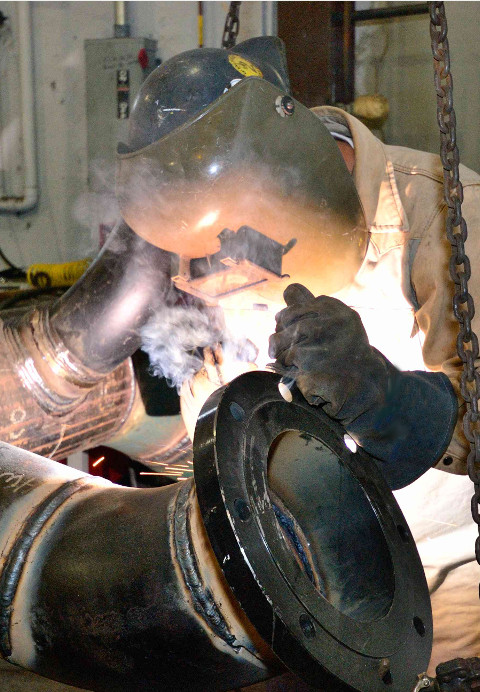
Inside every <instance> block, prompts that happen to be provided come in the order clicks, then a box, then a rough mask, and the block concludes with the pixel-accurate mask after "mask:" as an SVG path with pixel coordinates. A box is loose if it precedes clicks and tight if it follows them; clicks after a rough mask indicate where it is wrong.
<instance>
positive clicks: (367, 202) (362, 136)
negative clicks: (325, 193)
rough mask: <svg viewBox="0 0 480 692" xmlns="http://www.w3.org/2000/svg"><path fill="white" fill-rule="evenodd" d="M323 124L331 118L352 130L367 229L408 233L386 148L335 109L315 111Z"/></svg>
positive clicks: (356, 177) (368, 131) (349, 117)
mask: <svg viewBox="0 0 480 692" xmlns="http://www.w3.org/2000/svg"><path fill="white" fill-rule="evenodd" d="M311 110H312V112H313V113H314V114H315V115H316V116H317V117H318V118H320V120H322V117H328V118H329V119H330V120H332V119H333V120H335V121H336V122H338V123H341V124H342V125H347V127H348V128H349V130H350V132H351V134H352V139H353V144H354V148H355V168H354V170H353V177H354V181H355V187H356V188H357V192H358V196H359V197H360V202H361V204H362V207H363V211H364V214H365V220H366V222H367V226H368V228H369V230H370V232H372V233H390V232H398V231H408V229H409V226H408V219H407V217H406V214H405V210H404V208H403V205H402V202H401V200H400V195H399V193H398V188H397V184H396V182H395V174H394V170H393V164H392V162H391V161H390V160H389V158H388V157H387V153H386V149H385V146H384V145H383V144H382V142H381V141H380V140H379V139H377V138H376V137H375V136H374V135H373V134H372V133H371V132H370V130H369V129H368V128H367V127H366V126H365V125H363V123H361V122H360V121H359V120H357V118H355V117H353V116H352V115H350V114H349V113H346V112H345V111H343V110H341V109H340V108H334V107H333V106H318V107H316V108H312V109H311Z"/></svg>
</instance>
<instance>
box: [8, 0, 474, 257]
mask: <svg viewBox="0 0 480 692" xmlns="http://www.w3.org/2000/svg"><path fill="white" fill-rule="evenodd" d="M358 4H359V5H363V6H365V5H371V4H372V3H358ZM377 4H382V3H377ZM383 4H384V3H383ZM15 5H16V3H14V2H4V1H3V0H0V9H1V10H2V11H3V12H4V13H5V14H7V15H11V16H12V18H14V17H15ZM128 5H129V9H130V12H131V14H130V23H131V27H132V35H135V36H145V37H151V38H155V39H157V40H158V44H159V57H161V58H162V60H165V59H167V58H168V57H170V56H171V55H173V54H175V53H177V52H180V51H182V50H187V49H189V48H193V47H195V46H196V45H197V40H198V34H197V2H196V1H191V2H190V1H187V2H174V1H173V2H130V3H129V4H128ZM271 5H272V3H262V2H244V3H243V4H242V6H241V35H240V39H243V38H248V37H249V36H254V35H258V34H260V33H262V31H267V32H268V30H269V28H271V25H270V27H269V23H268V21H266V19H265V16H266V13H265V8H266V7H267V9H268V7H269V6H270V8H271ZM228 6H229V3H228V2H208V3H205V43H206V44H207V45H213V43H214V42H215V41H217V45H218V43H219V41H220V38H221V31H222V28H223V23H224V19H225V15H226V12H227V9H228ZM31 7H32V14H33V42H34V53H35V100H36V118H37V130H36V132H37V138H36V139H37V150H38V156H39V176H40V178H39V185H40V203H39V206H38V208H37V209H36V210H34V211H33V212H30V213H27V214H24V215H21V216H15V215H0V247H1V248H2V249H3V250H4V252H5V253H6V254H7V255H8V256H9V257H10V258H11V260H12V261H13V262H15V263H18V264H19V265H22V266H26V265H28V264H30V263H32V262H37V261H53V262H55V261H57V262H60V261H67V260H70V259H77V258H81V257H83V256H85V255H87V254H92V253H95V251H96V247H97V243H98V237H97V235H98V234H97V223H96V221H97V217H96V201H95V200H92V198H91V197H90V196H88V194H87V185H86V181H87V160H86V118H85V61H84V52H83V41H84V39H86V38H103V37H110V36H112V31H113V2H33V3H32V4H31ZM446 7H447V15H448V20H449V26H450V31H449V36H450V44H451V50H452V57H453V63H452V70H453V74H454V84H455V106H456V111H457V119H458V129H459V136H458V141H459V145H460V154H461V158H462V161H463V162H464V163H466V164H467V165H469V166H470V167H472V168H474V169H476V170H479V171H480V132H479V129H480V128H479V126H478V124H477V123H478V113H479V110H480V88H479V84H478V82H479V73H478V64H479V62H478V52H479V50H480V49H479V47H478V46H479V40H478V35H477V34H478V29H477V26H478V23H479V22H478V19H479V16H480V3H479V2H447V3H446ZM267 19H268V12H267ZM357 47H358V52H357V58H358V62H357V87H358V92H359V93H365V92H366V91H379V92H380V93H383V94H384V95H385V96H387V97H388V99H389V101H390V107H391V115H390V117H389V119H388V121H387V123H386V126H385V128H384V133H383V135H384V137H385V139H386V141H388V142H392V143H396V144H403V145H406V146H411V147H414V148H422V149H427V150H430V151H437V150H438V134H437V130H436V119H435V95H434V91H433V79H432V58H431V54H430V41H429V28H428V17H426V16H423V17H414V18H407V19H401V20H400V19H399V20H394V21H391V22H388V23H386V24H382V25H370V26H366V25H364V26H363V27H362V28H361V30H360V31H359V32H358V36H357ZM0 264H1V263H0Z"/></svg>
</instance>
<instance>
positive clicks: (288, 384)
mask: <svg viewBox="0 0 480 692" xmlns="http://www.w3.org/2000/svg"><path fill="white" fill-rule="evenodd" d="M294 384H295V380H294V379H292V378H291V377H282V379H281V380H280V382H279V383H278V391H279V392H280V394H281V396H282V397H283V398H284V399H285V401H287V402H288V403H290V402H291V401H293V395H292V387H293V385H294Z"/></svg>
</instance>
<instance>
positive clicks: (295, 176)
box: [117, 37, 367, 304]
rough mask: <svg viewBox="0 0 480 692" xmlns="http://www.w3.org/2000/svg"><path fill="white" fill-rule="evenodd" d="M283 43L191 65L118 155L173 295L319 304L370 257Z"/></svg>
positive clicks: (152, 105)
mask: <svg viewBox="0 0 480 692" xmlns="http://www.w3.org/2000/svg"><path fill="white" fill-rule="evenodd" d="M288 91H289V83H288V76H287V70H286V63H285V58H284V51H283V44H282V42H281V41H280V40H279V39H278V38H274V37H260V38H255V39H250V40H248V41H244V42H243V43H240V44H238V45H237V46H236V47H235V48H233V49H231V50H223V49H215V48H205V49H196V50H191V51H187V52H185V53H181V54H180V55H178V56H175V57H173V58H171V59H170V60H168V61H166V62H165V63H164V64H162V65H161V66H160V67H158V68H157V69H156V70H155V71H154V72H153V73H152V74H151V75H150V76H149V77H148V78H147V80H146V81H145V83H144V84H143V86H142V88H141V90H140V93H139V95H138V97H137V99H136V101H135V103H134V106H133V109H132V114H131V119H130V134H129V141H128V143H127V144H126V145H120V146H119V152H118V159H117V160H118V165H117V197H118V201H119V205H120V209H121V211H122V215H123V217H124V219H125V221H126V222H127V223H128V224H129V225H130V227H131V228H132V229H133V230H134V231H135V232H136V233H138V234H139V235H140V236H141V237H142V238H144V239H145V240H147V241H148V242H150V243H152V244H154V245H156V246H158V247H160V248H162V249H163V250H166V251H169V252H172V253H175V254H176V255H177V256H178V258H179V261H178V267H177V271H176V276H175V278H174V281H175V282H176V283H177V286H178V287H179V288H181V289H182V290H185V291H188V292H190V293H193V294H194V295H197V296H198V297H201V298H202V299H204V300H205V301H206V302H207V303H210V304H216V302H218V301H219V300H220V299H222V298H225V297H226V296H230V295H232V294H236V293H238V292H241V291H245V290H247V289H252V287H254V289H255V293H256V295H258V296H263V297H264V298H265V299H270V300H278V299H280V298H281V295H282V291H283V289H284V287H285V286H286V285H287V284H288V283H290V282H291V281H296V282H300V283H303V284H305V285H306V286H308V288H309V289H310V290H311V291H312V292H313V293H315V294H317V295H318V294H320V293H327V294H328V293H330V294H331V293H334V292H336V291H338V290H340V289H341V288H343V287H344V286H345V285H347V284H349V283H350V282H351V281H352V279H353V277H354V276H355V274H356V273H357V271H358V269H359V267H360V264H361V262H362V260H363V257H364V255H365V251H366V246H367V231H366V227H365V221H364V217H363V213H362V208H361V205H360V202H359V199H358V195H357V192H356V189H355V186H354V183H353V180H352V178H351V176H350V174H349V173H348V171H347V168H346V166H345V164H344V162H343V159H342V157H341V154H340V152H339V150H338V148H337V145H336V144H335V141H334V140H333V139H332V137H331V135H330V133H329V132H328V130H327V129H326V128H325V127H324V125H323V124H322V123H321V122H320V120H319V119H318V118H317V117H316V116H315V115H314V114H313V113H312V112H310V111H309V110H308V109H307V108H305V107H304V106H302V105H301V104H300V103H298V102H296V101H295V100H294V99H292V98H291V97H290V96H289V94H288Z"/></svg>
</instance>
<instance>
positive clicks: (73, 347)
mask: <svg viewBox="0 0 480 692" xmlns="http://www.w3.org/2000/svg"><path fill="white" fill-rule="evenodd" d="M169 287H170V255H169V254H167V253H165V252H163V251H162V250H159V249H158V248H156V247H154V246H153V245H150V244H149V243H147V242H146V241H144V240H142V239H141V238H139V237H138V236H137V235H136V234H135V233H134V232H133V231H132V230H131V229H130V228H129V227H128V226H127V225H126V224H124V223H120V224H119V225H118V226H117V227H116V229H115V230H114V231H112V234H111V236H110V238H109V240H108V241H107V243H106V245H105V246H104V248H103V250H102V251H101V253H100V254H99V255H98V257H97V259H96V260H95V262H94V263H93V264H92V265H91V266H90V268H89V269H88V270H87V272H86V273H85V274H84V275H83V277H82V278H81V279H80V281H78V282H77V283H76V284H75V285H74V286H73V287H72V288H71V289H70V290H69V291H68V292H67V293H66V294H65V295H63V296H62V297H61V298H60V299H59V300H58V301H57V302H56V303H54V304H53V306H52V307H50V308H40V309H36V310H34V311H33V312H31V313H29V314H26V315H25V314H23V315H22V316H20V317H18V316H16V317H15V316H14V317H11V318H9V319H6V320H5V323H4V324H3V340H4V344H3V348H2V349H0V372H1V379H2V390H3V393H4V394H3V397H2V400H1V401H0V439H3V440H5V441H7V442H10V443H12V444H14V445H15V446H21V447H24V448H26V449H29V450H31V451H34V452H38V453H41V454H44V455H46V456H50V457H54V458H57V459H60V458H63V457H65V456H67V455H68V454H70V453H72V452H73V451H75V450H77V449H82V448H86V447H88V446H96V445H99V444H102V443H103V442H105V441H107V440H108V439H110V438H112V437H115V436H116V435H117V433H118V432H119V430H121V428H122V425H123V423H124V422H125V421H126V420H127V419H128V416H129V415H130V413H132V412H133V408H132V407H133V405H134V400H135V399H136V398H137V399H138V392H137V391H136V383H135V377H134V373H133V368H132V363H131V361H130V359H129V356H130V355H132V353H134V351H136V350H137V349H138V347H139V346H140V336H139V329H140V327H142V326H143V324H144V323H145V322H146V321H147V320H148V319H149V317H150V316H151V315H152V314H154V312H155V310H156V309H158V307H159V306H160V305H164V303H165V295H166V292H167V291H168V289H169Z"/></svg>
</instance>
